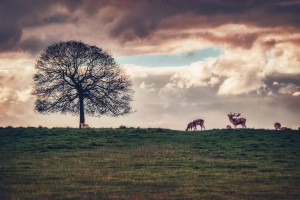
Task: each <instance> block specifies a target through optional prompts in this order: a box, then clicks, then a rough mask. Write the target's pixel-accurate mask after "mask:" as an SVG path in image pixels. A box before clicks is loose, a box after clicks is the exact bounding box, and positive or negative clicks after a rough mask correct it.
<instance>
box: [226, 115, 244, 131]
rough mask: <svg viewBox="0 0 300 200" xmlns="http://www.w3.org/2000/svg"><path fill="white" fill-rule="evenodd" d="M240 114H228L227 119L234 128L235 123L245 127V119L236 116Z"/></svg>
mask: <svg viewBox="0 0 300 200" xmlns="http://www.w3.org/2000/svg"><path fill="white" fill-rule="evenodd" d="M240 115H241V114H240V113H238V114H237V115H236V114H235V113H233V114H232V113H230V114H228V118H229V121H230V122H231V123H232V124H233V126H234V128H236V126H237V125H241V126H242V127H243V128H247V127H246V119H245V118H242V117H241V118H238V117H239V116H240ZM234 117H235V118H234Z"/></svg>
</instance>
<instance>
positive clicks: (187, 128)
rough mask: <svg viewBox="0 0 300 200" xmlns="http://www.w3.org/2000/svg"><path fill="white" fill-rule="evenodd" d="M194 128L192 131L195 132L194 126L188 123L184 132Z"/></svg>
mask: <svg viewBox="0 0 300 200" xmlns="http://www.w3.org/2000/svg"><path fill="white" fill-rule="evenodd" d="M193 128H194V130H195V128H196V127H195V124H194V123H193V122H190V123H188V125H187V127H186V131H188V130H192V129H193Z"/></svg>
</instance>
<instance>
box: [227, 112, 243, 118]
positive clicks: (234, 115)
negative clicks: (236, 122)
mask: <svg viewBox="0 0 300 200" xmlns="http://www.w3.org/2000/svg"><path fill="white" fill-rule="evenodd" d="M240 115H241V113H238V114H235V113H233V114H232V112H230V114H228V117H229V118H233V117H239V116H240Z"/></svg>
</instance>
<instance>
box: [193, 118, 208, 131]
mask: <svg viewBox="0 0 300 200" xmlns="http://www.w3.org/2000/svg"><path fill="white" fill-rule="evenodd" d="M193 124H194V126H195V130H197V125H200V127H201V131H202V128H204V130H205V126H204V120H203V119H196V120H194V121H193Z"/></svg>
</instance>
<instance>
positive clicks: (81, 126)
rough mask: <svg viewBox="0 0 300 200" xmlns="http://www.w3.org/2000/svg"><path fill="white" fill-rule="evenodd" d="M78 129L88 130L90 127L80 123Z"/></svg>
mask: <svg viewBox="0 0 300 200" xmlns="http://www.w3.org/2000/svg"><path fill="white" fill-rule="evenodd" d="M79 127H80V128H90V126H89V125H88V124H85V123H80V124H79Z"/></svg>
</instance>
